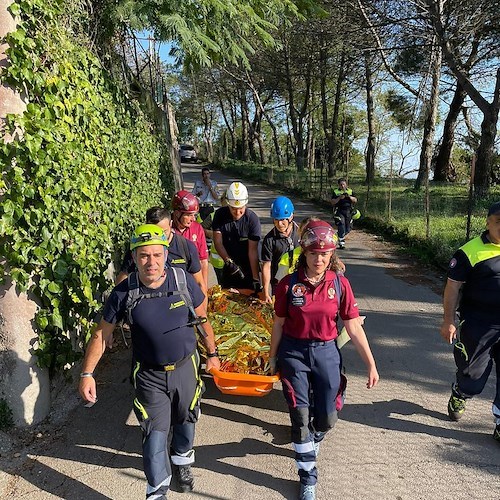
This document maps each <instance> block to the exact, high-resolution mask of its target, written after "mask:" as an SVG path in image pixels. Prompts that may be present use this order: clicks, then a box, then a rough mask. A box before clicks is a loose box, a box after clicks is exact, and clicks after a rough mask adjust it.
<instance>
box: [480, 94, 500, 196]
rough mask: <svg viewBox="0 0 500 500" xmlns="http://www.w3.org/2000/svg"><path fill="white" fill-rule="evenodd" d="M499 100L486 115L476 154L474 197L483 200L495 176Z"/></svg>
mask: <svg viewBox="0 0 500 500" xmlns="http://www.w3.org/2000/svg"><path fill="white" fill-rule="evenodd" d="M498 104H499V103H498V100H497V105H496V107H493V106H491V112H490V113H484V115H483V122H482V123H481V142H480V143H479V148H478V149H477V152H476V174H475V176H474V197H475V198H476V199H481V198H483V197H484V196H486V195H487V194H488V190H489V187H490V180H491V177H492V174H493V158H494V151H495V137H496V135H497V122H498V111H499V106H498Z"/></svg>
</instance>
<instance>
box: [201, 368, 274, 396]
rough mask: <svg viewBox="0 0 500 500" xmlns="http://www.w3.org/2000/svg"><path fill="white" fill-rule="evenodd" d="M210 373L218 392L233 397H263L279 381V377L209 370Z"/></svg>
mask: <svg viewBox="0 0 500 500" xmlns="http://www.w3.org/2000/svg"><path fill="white" fill-rule="evenodd" d="M210 373H211V374H212V376H213V378H214V382H215V385H216V386H217V388H218V389H219V391H220V392H222V393H223V394H232V395H233V396H257V397H262V396H265V395H266V394H269V393H270V392H271V391H272V390H273V384H274V383H275V382H278V381H279V379H280V377H279V375H254V374H251V373H238V372H224V371H220V370H215V369H214V370H210Z"/></svg>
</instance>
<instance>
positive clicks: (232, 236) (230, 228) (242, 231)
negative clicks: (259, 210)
mask: <svg viewBox="0 0 500 500" xmlns="http://www.w3.org/2000/svg"><path fill="white" fill-rule="evenodd" d="M212 230H213V231H220V232H221V233H222V244H223V245H224V248H225V249H226V252H227V253H228V255H229V257H231V259H233V260H234V262H235V263H236V264H238V265H239V266H240V267H241V269H242V271H243V273H244V274H245V276H252V270H251V267H250V260H249V259H248V240H252V241H259V240H260V233H261V228H260V220H259V218H258V217H257V214H256V213H255V212H254V211H253V210H250V209H249V208H247V209H246V210H245V213H244V214H243V217H241V219H239V220H237V221H235V220H234V219H233V216H232V215H231V212H230V211H229V207H221V208H219V209H218V210H217V211H216V212H215V215H214V220H213V222H212Z"/></svg>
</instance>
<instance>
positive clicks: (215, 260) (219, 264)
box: [209, 243, 224, 269]
mask: <svg viewBox="0 0 500 500" xmlns="http://www.w3.org/2000/svg"><path fill="white" fill-rule="evenodd" d="M209 261H210V264H212V266H214V269H222V268H223V267H224V260H223V259H222V257H221V256H220V255H219V254H218V253H217V250H215V245H214V244H213V243H212V245H211V246H210V258H209Z"/></svg>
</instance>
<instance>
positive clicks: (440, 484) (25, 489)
mask: <svg viewBox="0 0 500 500" xmlns="http://www.w3.org/2000/svg"><path fill="white" fill-rule="evenodd" d="M184 170H185V177H184V178H185V182H186V187H187V188H190V187H191V186H192V184H193V181H194V180H195V179H196V178H198V177H201V166H199V165H193V166H185V168H184ZM212 178H214V179H215V180H217V181H218V182H219V184H220V185H221V186H223V187H227V186H228V185H229V183H230V182H231V181H232V180H234V179H230V178H227V177H225V176H223V175H222V174H220V173H218V172H214V173H213V174H212ZM245 184H246V185H247V187H248V189H249V192H250V203H249V206H250V208H252V209H254V210H255V211H256V212H257V213H258V215H259V216H260V217H261V220H262V222H263V235H265V233H266V232H267V231H268V230H269V229H270V228H271V219H270V218H269V206H270V203H271V201H272V199H273V198H274V197H275V196H276V195H277V194H278V193H276V192H273V191H272V190H270V189H268V188H264V187H261V186H257V185H255V184H253V183H250V182H248V183H247V182H245ZM294 202H295V206H296V218H297V220H300V219H302V218H303V217H305V216H307V215H312V214H316V215H317V214H322V212H321V210H320V209H318V208H317V207H315V206H314V205H312V204H310V203H303V202H299V201H295V200H294ZM323 214H324V216H325V217H327V218H328V217H329V215H330V214H328V213H324V212H323ZM340 252H341V253H340V255H341V258H342V260H343V261H344V262H345V264H346V266H347V273H346V274H347V277H348V278H349V280H350V281H351V284H352V286H353V289H354V293H355V295H356V297H357V299H358V303H359V306H360V310H361V311H362V313H363V314H366V316H367V319H366V323H365V329H366V331H367V334H368V337H369V340H370V343H371V346H372V350H373V353H374V355H375V358H376V360H377V364H378V369H379V372H380V376H381V379H380V383H379V385H378V386H377V387H376V388H374V389H372V390H367V389H366V387H365V383H366V380H365V379H366V376H365V370H364V366H363V363H362V362H361V360H360V359H359V357H358V356H357V354H356V352H355V350H354V348H353V346H352V345H351V343H349V344H347V345H346V346H345V347H344V348H343V350H342V351H343V359H344V364H345V366H346V370H347V376H348V380H349V382H348V389H347V400H346V405H345V407H344V409H343V410H342V412H341V413H340V418H339V421H338V423H337V425H336V427H335V429H334V430H333V431H332V432H331V433H329V434H328V436H327V438H326V439H325V441H323V443H322V447H321V451H320V456H319V459H318V469H319V482H318V489H317V498H318V499H319V500H329V499H333V498H339V499H345V500H347V499H353V500H358V499H374V500H378V499H394V500H407V499H408V500H410V499H411V500H416V499H443V500H462V499H463V500H465V499H478V500H479V499H480V500H498V499H500V445H499V444H498V443H496V442H495V441H494V440H493V439H492V437H491V434H492V431H493V418H492V415H491V400H492V398H493V394H494V379H493V376H492V377H491V379H490V381H489V383H488V385H487V387H486V389H485V391H484V392H483V394H482V395H481V397H478V398H476V399H475V400H474V401H472V402H470V404H469V405H468V408H467V411H466V414H465V416H464V417H463V419H462V420H461V421H460V422H450V421H449V420H448V417H447V413H446V405H447V401H448V397H449V393H450V384H451V382H452V379H453V373H454V364H453V360H452V351H451V347H450V346H448V345H446V344H445V343H444V342H443V341H442V340H441V338H440V336H439V333H438V330H439V323H440V320H441V314H442V309H441V298H440V295H439V294H438V293H437V292H436V290H437V291H439V287H440V284H439V281H438V280H436V278H435V277H434V276H430V275H429V272H428V271H426V270H425V269H422V270H421V272H420V271H419V269H418V268H417V269H416V270H415V266H412V265H411V262H410V263H408V260H407V259H403V258H401V257H400V256H399V255H398V254H397V253H395V252H392V251H390V247H389V246H388V245H386V244H384V243H383V242H381V240H379V239H378V238H377V237H375V236H373V235H369V234H366V233H364V232H362V231H359V230H355V231H353V233H351V235H350V236H349V238H348V240H347V246H346V249H345V250H342V251H340ZM420 278H421V279H420ZM436 283H437V286H436ZM433 290H435V291H433ZM129 366H130V349H127V348H125V347H124V346H123V345H122V347H121V348H118V349H115V350H113V351H112V352H110V353H106V354H105V356H104V358H103V360H102V361H101V364H100V366H99V368H98V370H97V380H98V384H99V387H98V393H99V402H98V403H97V404H96V405H95V406H94V407H93V408H90V409H88V408H84V407H83V405H82V404H81V403H80V402H79V401H78V396H77V394H76V389H75V391H72V392H70V393H68V394H69V395H67V396H66V398H65V400H64V401H63V402H61V403H60V408H56V410H55V415H54V416H53V418H52V420H51V421H49V423H48V424H45V425H44V426H41V427H40V430H38V431H37V430H35V432H38V434H37V436H38V437H35V438H34V440H31V441H33V442H32V443H31V444H30V445H29V446H27V447H26V448H22V449H21V448H16V447H13V448H12V446H11V448H10V449H9V447H8V446H7V447H6V448H5V449H6V450H7V451H4V452H2V457H1V459H0V460H1V461H0V463H1V465H2V469H3V470H4V472H3V473H0V497H1V498H8V499H14V498H16V499H17V498H29V499H34V500H37V499H53V498H64V499H82V500H101V499H124V500H129V499H130V500H132V499H141V498H144V492H145V479H144V476H143V473H142V462H141V446H140V440H141V436H140V431H139V428H138V426H137V424H136V420H135V417H134V416H133V413H132V412H131V401H132V394H133V392H132V388H131V386H130V384H129V383H128V381H127V376H128V371H129ZM206 382H207V391H206V393H205V395H204V398H203V405H202V412H203V415H202V417H201V419H200V421H199V423H198V425H197V433H196V464H195V467H194V474H195V480H196V485H195V490H194V491H193V492H192V493H190V494H181V493H178V492H176V491H175V486H174V491H172V492H171V494H169V498H172V499H177V498H178V499H181V498H182V499H185V500H189V499H213V500H226V499H234V500H236V499H238V500H239V499H245V500H246V499H250V500H254V499H255V500H257V499H266V500H271V499H283V498H285V499H294V498H297V493H298V484H297V474H296V470H295V464H294V461H293V453H292V449H291V445H290V442H289V419H288V414H287V409H286V406H285V404H284V400H283V397H282V395H281V392H280V390H279V389H280V388H279V384H276V387H275V390H274V391H272V392H271V393H270V394H269V395H267V396H265V397H262V398H243V397H236V396H225V395H222V394H221V393H220V392H218V390H217V388H216V387H215V386H214V384H213V381H212V380H211V378H210V377H208V376H207V377H206ZM59 399H61V398H59ZM29 432H30V431H27V434H29ZM28 441H29V440H28Z"/></svg>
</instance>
